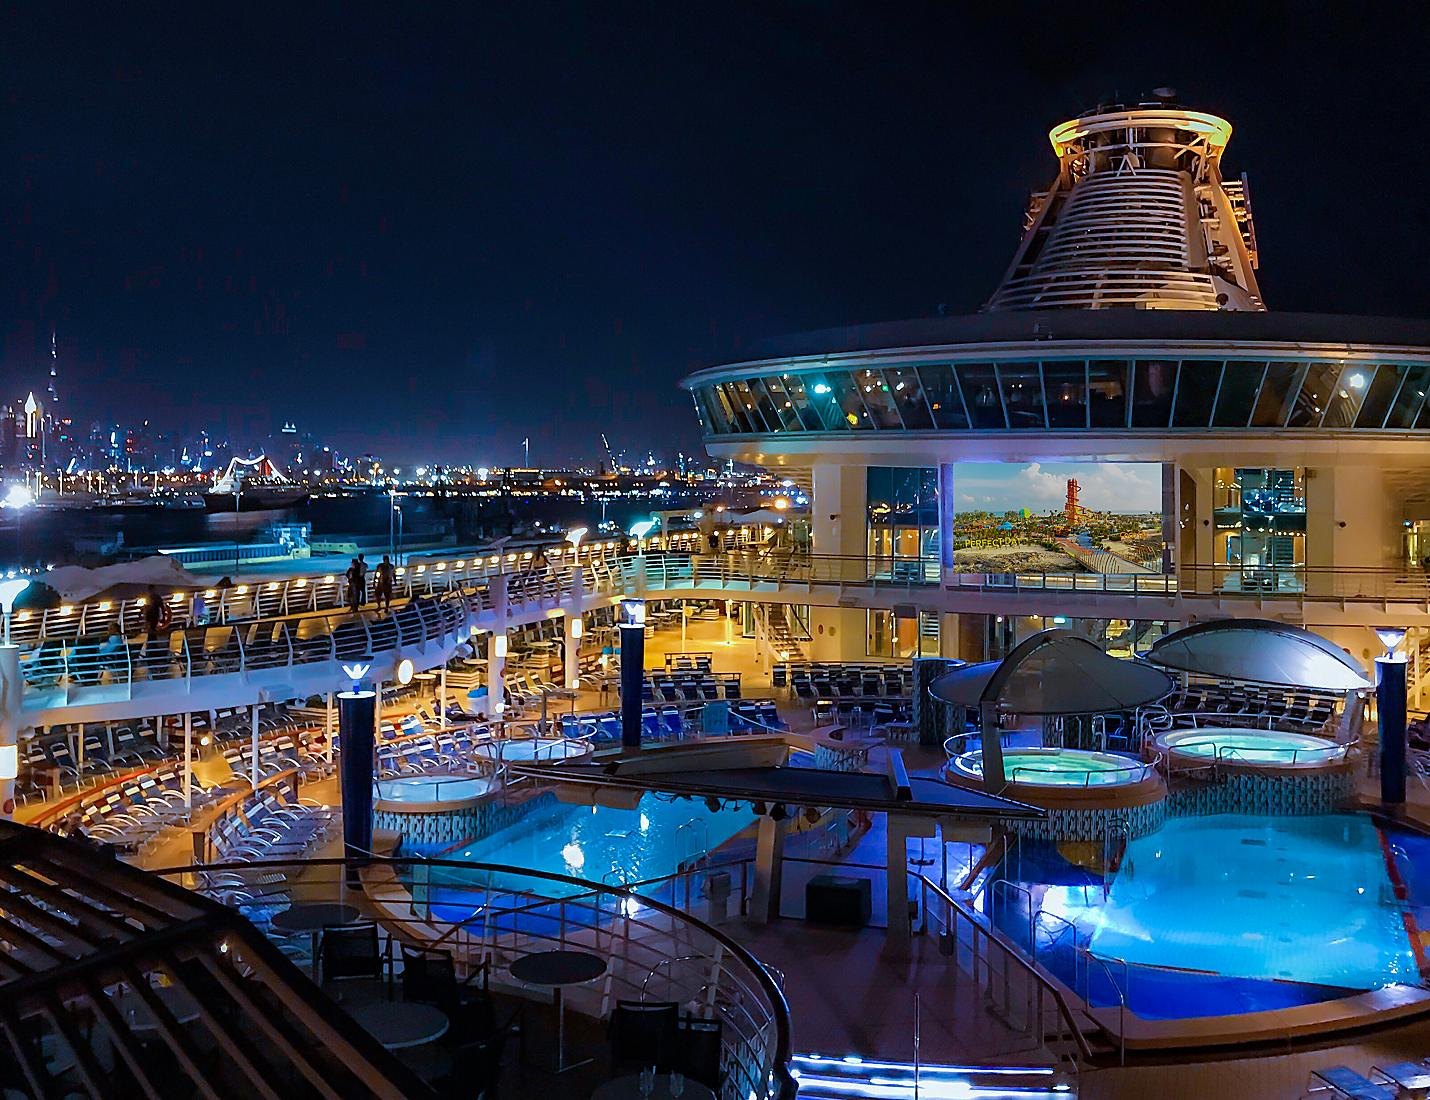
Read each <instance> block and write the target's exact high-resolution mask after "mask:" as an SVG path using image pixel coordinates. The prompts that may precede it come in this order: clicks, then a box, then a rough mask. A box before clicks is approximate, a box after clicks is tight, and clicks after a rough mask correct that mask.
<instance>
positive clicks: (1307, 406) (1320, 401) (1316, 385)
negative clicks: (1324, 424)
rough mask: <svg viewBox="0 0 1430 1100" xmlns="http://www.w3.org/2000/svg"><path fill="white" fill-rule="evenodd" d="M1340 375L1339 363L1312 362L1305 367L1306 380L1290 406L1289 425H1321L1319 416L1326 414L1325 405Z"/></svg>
mask: <svg viewBox="0 0 1430 1100" xmlns="http://www.w3.org/2000/svg"><path fill="white" fill-rule="evenodd" d="M1340 376H1341V366H1340V364H1339V363H1312V364H1311V365H1310V366H1309V367H1307V368H1306V380H1305V381H1304V382H1302V383H1301V392H1300V393H1298V394H1297V395H1296V404H1295V405H1293V406H1292V408H1291V421H1290V426H1291V427H1293V428H1318V427H1320V426H1321V417H1323V416H1325V415H1326V406H1327V405H1328V404H1329V403H1330V400H1331V395H1332V394H1333V393H1334V392H1335V386H1336V382H1337V380H1338V379H1339V378H1340Z"/></svg>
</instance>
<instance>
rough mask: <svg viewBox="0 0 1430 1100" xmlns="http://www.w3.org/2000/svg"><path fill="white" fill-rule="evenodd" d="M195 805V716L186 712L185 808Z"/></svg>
mask: <svg viewBox="0 0 1430 1100" xmlns="http://www.w3.org/2000/svg"><path fill="white" fill-rule="evenodd" d="M193 804H194V716H193V715H192V714H191V713H190V712H189V711H184V808H185V809H189V808H191V807H192V806H193Z"/></svg>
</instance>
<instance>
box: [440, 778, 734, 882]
mask: <svg viewBox="0 0 1430 1100" xmlns="http://www.w3.org/2000/svg"><path fill="white" fill-rule="evenodd" d="M754 821H755V815H754V813H753V811H751V810H750V809H749V807H748V806H745V807H743V808H741V809H720V810H716V811H711V810H710V809H709V808H707V807H706V805H705V804H704V802H699V801H693V800H690V799H681V800H671V801H667V800H663V799H659V798H657V797H656V796H653V795H646V796H645V797H644V798H642V799H641V802H640V805H639V806H638V807H637V808H636V809H634V810H615V809H609V808H607V807H605V806H598V807H592V806H568V805H563V804H562V803H559V802H555V801H553V802H551V804H550V805H544V806H542V807H540V808H539V809H536V810H533V811H532V812H531V813H530V814H528V815H527V816H526V817H524V818H521V819H520V820H518V821H516V822H515V823H513V824H512V825H509V826H507V827H506V828H505V829H501V830H499V831H497V832H495V833H493V834H492V835H491V836H488V837H484V838H483V839H481V840H478V841H474V842H472V843H470V844H465V845H462V846H461V847H460V848H458V849H457V850H456V851H453V852H451V853H449V854H448V858H451V859H470V860H473V861H474V862H485V863H505V864H509V865H512V866H516V867H523V868H530V869H531V870H534V871H549V872H553V873H555V874H559V875H571V876H572V877H574V878H582V879H586V880H588V881H590V882H642V881H645V880H648V879H654V878H661V877H663V876H665V875H670V874H673V873H674V872H675V871H676V870H678V869H679V866H680V864H681V863H682V862H683V861H686V860H690V859H692V858H694V857H697V856H701V855H704V854H705V853H706V852H709V851H713V850H714V849H716V848H718V847H719V846H720V845H721V844H724V843H725V842H726V841H727V840H729V839H730V838H731V837H733V836H735V834H736V833H738V832H740V831H741V830H742V829H744V828H745V827H746V826H747V825H750V824H753V823H754ZM497 885H502V883H500V882H498V883H497ZM513 885H514V884H513Z"/></svg>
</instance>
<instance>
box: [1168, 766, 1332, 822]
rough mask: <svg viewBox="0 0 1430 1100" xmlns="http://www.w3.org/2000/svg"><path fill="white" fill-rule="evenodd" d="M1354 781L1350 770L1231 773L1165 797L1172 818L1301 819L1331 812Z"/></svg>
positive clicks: (1187, 786) (1180, 789)
mask: <svg viewBox="0 0 1430 1100" xmlns="http://www.w3.org/2000/svg"><path fill="white" fill-rule="evenodd" d="M1354 789H1355V778H1354V776H1353V775H1352V774H1351V772H1350V770H1349V769H1346V768H1338V769H1335V770H1325V771H1315V772H1310V773H1307V774H1305V775H1255V774H1253V773H1248V772H1233V773H1231V774H1230V775H1228V776H1226V777H1225V778H1224V779H1223V780H1222V781H1221V782H1220V783H1205V784H1203V783H1195V784H1194V783H1190V782H1188V783H1186V784H1184V785H1182V786H1179V787H1178V788H1177V789H1176V790H1175V791H1173V792H1172V794H1171V795H1170V797H1169V798H1168V802H1169V805H1168V807H1167V813H1168V814H1169V815H1170V816H1172V817H1200V816H1203V815H1205V814H1232V813H1241V814H1278V815H1281V816H1285V817H1303V816H1306V815H1308V814H1329V813H1334V812H1335V811H1336V809H1337V808H1338V807H1339V805H1340V804H1341V803H1342V802H1344V801H1345V800H1346V799H1347V798H1349V797H1350V796H1351V794H1352V793H1353V792H1354Z"/></svg>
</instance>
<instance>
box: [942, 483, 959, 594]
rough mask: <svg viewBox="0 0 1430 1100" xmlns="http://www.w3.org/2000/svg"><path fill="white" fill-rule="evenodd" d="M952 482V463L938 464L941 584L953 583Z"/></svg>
mask: <svg viewBox="0 0 1430 1100" xmlns="http://www.w3.org/2000/svg"><path fill="white" fill-rule="evenodd" d="M953 493H954V484H953V463H952V462H940V463H939V466H938V569H939V581H940V583H941V584H943V585H945V586H946V585H949V584H952V583H954V575H955V573H956V570H955V568H954V558H953V515H954V512H955V510H956V506H955V505H954V500H955V497H954V495H953Z"/></svg>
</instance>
